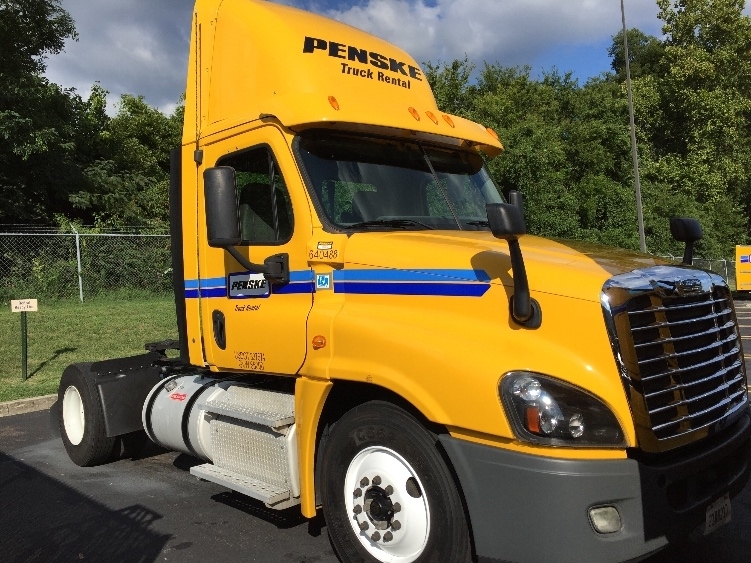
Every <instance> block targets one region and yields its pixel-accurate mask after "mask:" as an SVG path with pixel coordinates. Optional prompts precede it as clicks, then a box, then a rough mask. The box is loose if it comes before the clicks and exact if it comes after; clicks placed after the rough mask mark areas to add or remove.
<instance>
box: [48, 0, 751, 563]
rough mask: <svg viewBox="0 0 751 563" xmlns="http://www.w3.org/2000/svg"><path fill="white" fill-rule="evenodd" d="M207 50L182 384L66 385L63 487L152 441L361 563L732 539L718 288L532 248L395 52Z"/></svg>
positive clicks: (230, 41)
mask: <svg viewBox="0 0 751 563" xmlns="http://www.w3.org/2000/svg"><path fill="white" fill-rule="evenodd" d="M405 25H407V23H405ZM421 32H422V31H421V30H420V29H417V28H416V29H414V33H421ZM191 33H192V37H191V50H190V60H189V67H188V83H187V93H186V103H185V124H184V132H183V141H182V146H181V148H180V149H178V150H175V151H174V152H173V169H172V189H171V206H172V207H171V225H172V244H173V268H174V273H175V301H176V309H177V320H178V329H179V330H178V332H179V343H178V344H177V348H179V355H180V357H179V358H177V359H170V358H169V357H166V355H165V349H166V348H169V347H170V344H169V343H166V344H162V345H159V344H155V345H151V351H150V352H149V353H148V354H145V355H144V356H140V357H139V358H140V359H139V358H135V359H122V360H110V361H108V362H100V363H99V364H79V365H77V366H71V367H70V368H68V370H66V373H65V374H64V376H63V380H62V381H61V386H60V405H61V408H60V427H61V429H62V435H63V441H64V443H65V445H66V448H67V449H68V452H69V453H70V454H71V457H72V458H73V459H74V461H76V462H77V463H79V465H92V464H94V463H101V462H103V461H105V460H106V459H109V456H111V455H112V451H111V450H112V448H113V447H115V445H116V444H117V440H119V439H121V438H118V437H122V436H131V435H132V434H131V433H133V432H135V431H138V430H140V429H141V428H143V429H144V430H145V431H146V434H147V435H148V436H149V437H150V438H151V439H152V440H153V441H155V442H157V443H158V444H161V445H163V446H165V447H168V448H170V449H174V450H176V451H182V452H185V453H188V454H190V455H193V456H196V457H198V458H201V459H203V460H204V461H205V462H206V463H205V464H204V465H199V466H196V467H194V468H193V469H192V470H191V472H192V473H194V474H195V475H197V476H199V477H201V478H203V479H207V480H211V481H214V482H217V483H222V484H224V485H225V486H227V487H228V488H231V489H234V490H236V491H240V492H242V493H244V494H246V495H248V496H251V497H253V498H255V499H258V500H260V501H262V502H263V503H265V504H266V505H267V506H270V507H272V508H286V507H290V506H297V505H299V507H300V508H299V509H300V510H301V512H302V514H303V515H304V516H306V517H314V516H315V515H316V513H317V510H318V509H319V508H321V507H322V510H323V514H324V515H325V519H326V525H327V529H328V532H329V534H330V536H331V539H332V544H333V546H334V548H335V550H336V553H337V555H338V557H339V558H340V559H341V560H342V561H347V562H355V561H358V562H359V561H378V562H397V563H409V562H413V561H415V562H417V561H419V562H438V561H440V562H450V563H453V562H456V563H464V562H468V561H483V562H493V561H555V562H563V561H575V562H578V561H623V560H629V559H634V558H639V557H642V556H644V555H646V554H648V553H650V552H652V551H656V550H659V549H661V548H663V547H665V546H666V545H668V544H669V543H670V542H676V541H682V539H683V538H685V537H686V536H688V535H690V534H703V533H709V532H712V531H713V530H714V529H716V528H717V527H719V526H721V525H722V524H723V523H725V522H726V521H727V520H728V519H729V518H730V514H731V509H732V505H731V501H730V499H731V497H733V496H734V495H736V494H737V493H738V492H739V491H740V490H741V489H742V488H743V487H744V486H745V484H746V482H747V481H748V477H749V436H750V434H749V428H750V427H751V422H750V419H749V403H748V398H747V391H746V385H747V379H746V373H745V368H744V363H743V353H742V350H741V340H740V337H739V332H738V328H737V323H736V317H735V312H734V308H733V302H732V299H731V295H730V290H729V289H728V286H727V285H726V283H725V281H724V280H723V279H722V278H720V277H719V276H717V275H715V274H713V273H711V272H705V271H702V270H700V269H697V268H693V267H691V266H689V265H686V264H675V263H669V262H666V261H663V260H661V259H658V258H655V257H653V256H648V255H644V254H638V253H633V252H627V251H622V250H618V249H612V248H606V247H602V246H596V245H591V244H585V243H581V242H573V241H553V240H546V239H543V238H540V237H536V236H532V235H528V234H526V226H525V222H524V214H523V203H522V200H521V197H520V196H519V194H518V193H516V192H512V193H511V194H507V197H508V202H507V201H506V199H504V196H503V195H502V194H501V193H500V192H499V190H498V188H497V187H496V185H495V184H494V182H493V180H492V179H491V177H490V175H489V174H488V172H487V170H486V167H485V164H484V162H485V160H486V159H491V158H496V157H497V158H504V157H503V156H499V155H501V153H502V150H503V147H502V145H501V142H500V141H499V140H498V138H497V136H496V134H495V133H494V132H493V131H492V130H489V129H487V128H486V127H484V126H482V125H479V124H477V123H473V122H471V121H468V120H466V119H463V118H461V117H458V116H455V115H449V114H447V113H445V112H442V111H441V110H440V109H439V108H438V107H437V106H436V102H435V99H434V97H433V94H432V92H431V89H430V86H429V85H428V81H427V79H426V77H425V75H424V73H423V71H422V70H421V68H420V65H419V64H418V63H417V62H415V60H413V59H412V58H411V57H410V56H409V55H408V54H407V53H405V52H404V51H402V50H401V49H399V48H397V47H395V46H393V45H391V44H389V43H387V42H385V41H383V40H381V39H378V38H376V37H374V36H372V35H369V34H367V33H364V32H362V31H360V30H357V29H355V28H352V27H349V26H347V25H344V24H342V23H339V22H335V21H332V20H329V19H326V18H323V17H320V16H317V15H314V14H311V13H308V12H305V11H301V10H298V9H294V8H291V7H288V6H284V5H280V4H275V3H272V2H267V1H262V0H198V2H197V3H196V6H195V11H194V16H193V23H192V32H191ZM674 234H675V236H676V237H677V238H679V239H680V240H684V241H686V243H687V245H689V247H690V245H691V244H692V243H693V241H694V240H696V239H697V238H698V237H699V236H700V235H701V233H700V228H699V227H698V224H696V223H695V222H692V221H689V220H679V221H676V223H675V225H674ZM689 254H690V253H689ZM688 262H690V259H689V260H688ZM128 362H130V363H128ZM125 366H127V369H126V367H125ZM66 413H67V414H66Z"/></svg>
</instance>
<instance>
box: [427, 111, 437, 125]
mask: <svg viewBox="0 0 751 563" xmlns="http://www.w3.org/2000/svg"><path fill="white" fill-rule="evenodd" d="M425 115H427V116H428V118H430V121H432V122H433V123H435V124H436V125H438V118H437V117H436V116H435V114H434V113H433V112H432V111H426V112H425Z"/></svg>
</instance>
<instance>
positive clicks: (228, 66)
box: [183, 0, 503, 156]
mask: <svg viewBox="0 0 751 563" xmlns="http://www.w3.org/2000/svg"><path fill="white" fill-rule="evenodd" d="M415 32H417V30H415ZM191 35H192V37H191V51H190V60H189V67H188V84H187V88H186V103H185V127H184V132H183V142H184V143H194V142H195V141H196V140H197V139H200V138H202V137H205V136H207V135H210V134H212V133H216V132H218V131H222V130H225V129H228V128H230V127H233V126H236V125H239V124H242V123H247V122H250V121H253V120H257V119H271V118H276V119H277V120H279V121H280V122H281V123H282V124H283V125H284V126H285V127H288V128H290V129H293V130H301V129H305V128H310V127H321V126H324V127H326V126H333V127H341V128H345V129H353V128H354V129H356V128H362V127H375V128H384V127H385V128H391V129H396V130H399V131H402V132H404V131H407V132H415V133H417V134H420V135H429V136H437V137H438V138H440V137H443V138H446V137H448V138H452V139H454V140H459V141H461V142H462V144H465V145H471V146H476V147H478V148H481V149H483V150H484V151H485V152H486V153H488V154H490V155H491V156H495V155H496V154H498V153H500V151H501V150H503V147H502V145H501V143H500V141H499V140H498V139H497V138H496V137H495V135H494V134H492V133H491V132H490V131H489V130H487V129H486V128H485V127H483V126H482V125H479V124H477V123H474V122H472V121H469V120H466V119H463V118H461V117H457V116H454V115H448V114H446V113H444V112H441V111H440V110H439V109H438V107H437V105H436V102H435V98H434V96H433V92H432V91H431V89H430V86H429V84H428V81H427V79H426V77H425V75H424V74H423V72H422V69H421V68H420V66H419V64H418V63H417V62H416V61H415V60H414V59H413V58H412V57H410V56H409V55H408V54H407V53H406V52H405V51H403V50H401V49H399V48H398V47H396V46H394V45H392V44H390V43H388V42H386V41H384V40H382V39H379V38H377V37H375V36H373V35H370V34H368V33H366V32H364V31H361V30H359V29H356V28H354V27H351V26H349V25H346V24H343V23H341V22H338V21H335V20H331V19H328V18H325V17H322V16H319V15H316V14H312V13H310V12H306V11H304V10H299V9H296V8H292V7H289V6H284V5H281V4H276V3H274V2H270V1H266V0H197V2H196V4H195V8H194V14H193V28H192V31H191Z"/></svg>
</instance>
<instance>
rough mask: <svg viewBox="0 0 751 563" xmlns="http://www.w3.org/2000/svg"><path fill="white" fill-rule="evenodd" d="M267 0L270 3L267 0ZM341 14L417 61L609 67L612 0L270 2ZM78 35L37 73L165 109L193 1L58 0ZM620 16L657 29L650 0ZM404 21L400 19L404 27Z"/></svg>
mask: <svg viewBox="0 0 751 563" xmlns="http://www.w3.org/2000/svg"><path fill="white" fill-rule="evenodd" d="M269 1H271V0H269ZM277 1H278V2H280V3H284V4H288V5H292V6H296V7H298V8H303V9H306V10H310V11H312V12H316V13H319V14H324V15H327V16H329V17H332V18H334V19H337V20H340V21H343V22H345V23H348V24H350V25H353V26H355V27H358V28H360V29H363V30H365V31H368V32H370V33H372V34H374V35H377V36H379V37H382V38H383V39H386V40H387V41H390V42H392V43H395V44H396V45H398V46H400V47H402V48H403V49H405V50H406V51H407V52H409V53H410V54H411V55H412V56H413V57H414V58H415V60H417V61H418V62H420V63H424V62H427V61H430V62H433V63H437V62H439V61H445V62H451V61H453V60H454V59H463V58H464V56H465V55H466V56H467V57H468V58H469V60H470V61H472V62H474V63H475V64H477V65H481V64H482V63H483V62H484V61H486V62H488V63H498V64H500V65H502V66H523V65H530V66H531V67H532V70H533V74H534V75H539V74H540V73H541V72H542V71H543V70H545V71H549V70H551V69H553V68H556V69H558V70H559V71H561V72H568V71H571V72H572V73H573V76H574V77H575V78H577V79H578V80H579V82H580V83H582V84H583V83H584V82H585V81H586V80H587V79H588V78H591V77H594V76H598V75H600V74H601V73H603V72H606V71H608V70H610V59H609V57H608V55H607V49H608V47H609V46H610V44H611V43H612V36H613V35H615V34H616V33H618V31H619V30H620V29H621V25H622V24H621V11H620V2H619V0H277ZM61 5H62V7H63V8H64V9H65V10H67V11H68V12H69V13H70V14H71V16H72V17H73V19H74V21H75V23H76V29H77V31H78V35H79V39H78V41H68V42H67V43H66V45H65V51H64V52H63V53H61V54H59V55H53V56H50V57H49V58H48V59H47V72H46V76H47V77H48V78H49V79H50V80H51V81H52V82H55V83H57V84H59V85H61V86H63V87H64V88H75V89H76V91H77V92H78V93H79V94H80V95H81V96H83V97H84V98H86V97H88V95H89V92H90V89H91V86H92V84H94V83H95V82H99V83H100V84H101V85H102V87H103V88H104V89H105V90H108V91H109V92H110V95H109V97H108V102H109V108H108V111H109V113H111V114H114V113H115V112H116V103H117V100H119V98H120V95H121V94H123V93H128V94H135V95H142V96H144V98H145V100H146V101H147V102H148V103H149V104H150V105H152V106H155V107H158V108H159V109H160V110H161V111H163V112H165V113H171V112H172V110H173V109H174V108H175V105H176V103H177V101H178V99H179V97H180V95H181V94H182V93H183V91H184V90H185V82H186V70H187V57H188V43H189V40H190V20H191V12H192V8H193V1H192V0H125V1H114V0H62V2H61ZM625 6H626V23H627V25H628V27H629V28H632V27H637V28H639V29H641V30H642V31H643V32H645V33H647V34H650V35H655V36H660V29H661V22H660V21H659V20H658V19H657V6H656V3H655V0H625ZM407 24H408V25H407Z"/></svg>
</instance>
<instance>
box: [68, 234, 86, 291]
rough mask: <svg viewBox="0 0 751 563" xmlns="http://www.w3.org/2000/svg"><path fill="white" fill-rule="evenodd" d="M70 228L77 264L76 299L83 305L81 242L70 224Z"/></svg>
mask: <svg viewBox="0 0 751 563" xmlns="http://www.w3.org/2000/svg"><path fill="white" fill-rule="evenodd" d="M70 228H71V229H73V232H74V233H76V261H77V262H78V297H79V298H80V299H81V303H83V278H82V277H81V240H80V237H79V236H78V231H77V230H76V228H75V227H74V226H73V223H71V224H70Z"/></svg>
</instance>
